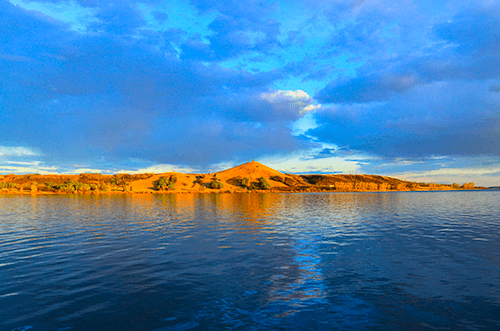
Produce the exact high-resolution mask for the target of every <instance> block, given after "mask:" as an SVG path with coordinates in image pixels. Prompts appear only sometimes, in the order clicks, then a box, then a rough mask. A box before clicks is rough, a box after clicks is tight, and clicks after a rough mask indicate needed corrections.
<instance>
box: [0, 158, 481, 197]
mask: <svg viewBox="0 0 500 331" xmlns="http://www.w3.org/2000/svg"><path fill="white" fill-rule="evenodd" d="M471 189H488V188H486V187H475V186H474V183H464V184H462V185H459V184H451V185H449V184H436V183H417V182H410V181H404V180H400V179H397V178H393V177H386V176H378V175H344V174H342V175H339V174H334V175H323V174H317V175H295V174H284V173H281V172H279V171H277V170H274V169H272V168H269V167H267V166H265V165H263V164H261V163H259V162H255V161H252V162H248V163H245V164H242V165H239V166H237V167H234V168H231V169H227V170H224V171H220V172H216V173H210V174H183V173H179V172H167V173H162V174H153V173H144V174H135V175H130V174H117V175H102V174H99V173H84V174H79V175H40V174H28V175H0V194H134V193H135V194H138V193H142V194H146V193H147V194H155V193H156V194H164V193H247V192H277V193H278V192H280V193H301V192H387V191H444V190H471Z"/></svg>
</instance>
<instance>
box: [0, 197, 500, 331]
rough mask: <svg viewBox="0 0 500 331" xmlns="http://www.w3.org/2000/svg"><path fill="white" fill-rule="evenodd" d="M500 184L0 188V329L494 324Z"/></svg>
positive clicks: (497, 320)
mask: <svg viewBox="0 0 500 331" xmlns="http://www.w3.org/2000/svg"><path fill="white" fill-rule="evenodd" d="M499 230H500V191H454V192H422V193H421V192H406V193H402V192H400V193H332V194H329V193H327V194H322V193H312V194H311V193H308V194H220V195H210V194H202V195H189V194H181V195H117V196H96V195H66V196H8V195H0V330H7V331H10V330H16V331H21V330H32V331H35V330H164V331H166V330H267V329H273V330H500V231H499Z"/></svg>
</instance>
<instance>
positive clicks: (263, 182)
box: [259, 177, 271, 190]
mask: <svg viewBox="0 0 500 331" xmlns="http://www.w3.org/2000/svg"><path fill="white" fill-rule="evenodd" d="M259 186H260V188H261V189H263V190H269V189H270V188H271V185H270V184H269V183H268V182H267V180H266V179H265V178H264V177H260V178H259Z"/></svg>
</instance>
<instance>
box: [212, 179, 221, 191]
mask: <svg viewBox="0 0 500 331" xmlns="http://www.w3.org/2000/svg"><path fill="white" fill-rule="evenodd" d="M223 187H224V184H222V182H219V181H218V180H217V179H214V180H212V182H211V183H210V188H212V189H214V190H219V189H221V188H223Z"/></svg>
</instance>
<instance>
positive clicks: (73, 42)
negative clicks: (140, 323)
mask: <svg viewBox="0 0 500 331" xmlns="http://www.w3.org/2000/svg"><path fill="white" fill-rule="evenodd" d="M0 13H1V15H0V25H1V29H0V41H1V42H0V123H1V126H2V129H1V130H0V173H3V174H8V173H19V174H20V173H81V172H102V173H117V172H129V173H132V172H146V171H147V172H164V171H170V170H177V171H184V172H208V171H215V170H219V169H223V168H227V167H230V166H234V165H237V164H240V163H244V162H247V161H250V160H251V159H255V160H258V161H260V162H262V163H265V164H267V165H269V166H271V167H273V168H276V169H278V170H281V171H286V172H292V173H367V174H381V175H388V176H396V177H399V178H403V179H408V180H415V181H422V182H443V183H453V182H457V183H463V182H471V181H472V182H475V183H476V184H479V185H488V186H490V185H500V2H499V1H493V0H484V1H482V0H474V1H465V0H458V1H439V0H438V1H424V0H420V1H417V0H398V1H392V0H365V1H363V0H349V1H347V0H346V1H344V0H329V1H328V0H327V1H320V2H318V1H309V0H302V1H266V0H262V1H244V2H235V1H221V0H217V1H215V0H203V1H202V0H191V1H180V0H172V1H156V0H144V1H135V0H130V1H96V0H74V1H63V0H43V1H28V0H9V1H7V0H0Z"/></svg>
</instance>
